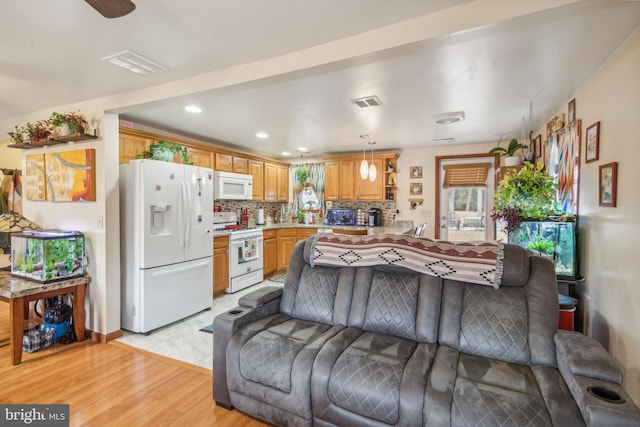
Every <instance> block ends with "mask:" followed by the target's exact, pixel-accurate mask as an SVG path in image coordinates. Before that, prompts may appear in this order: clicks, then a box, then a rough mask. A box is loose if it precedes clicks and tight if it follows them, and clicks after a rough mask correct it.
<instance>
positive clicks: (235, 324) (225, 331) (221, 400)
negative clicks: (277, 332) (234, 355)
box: [213, 296, 280, 409]
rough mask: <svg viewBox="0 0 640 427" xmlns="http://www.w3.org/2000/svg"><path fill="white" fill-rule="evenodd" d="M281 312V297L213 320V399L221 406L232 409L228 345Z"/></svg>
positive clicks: (235, 309)
mask: <svg viewBox="0 0 640 427" xmlns="http://www.w3.org/2000/svg"><path fill="white" fill-rule="evenodd" d="M279 311H280V296H277V297H275V298H272V299H271V300H269V301H266V302H263V303H262V305H260V306H259V307H255V308H252V307H248V306H239V307H236V308H234V309H231V310H227V311H225V312H224V313H221V314H219V315H217V316H216V317H215V319H214V320H213V376H214V379H213V398H214V400H215V401H216V403H217V404H218V405H219V406H222V407H223V408H227V409H231V408H232V407H233V406H232V405H231V399H230V397H229V389H228V387H227V345H228V344H229V340H231V338H232V337H233V336H234V335H235V334H236V332H238V331H239V330H240V329H242V328H244V327H245V326H247V325H248V324H250V323H253V322H255V321H257V320H260V319H263V318H265V317H267V316H271V315H273V314H276V313H278V312H279Z"/></svg>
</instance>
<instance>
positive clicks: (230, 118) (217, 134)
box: [0, 0, 640, 158]
mask: <svg viewBox="0 0 640 427" xmlns="http://www.w3.org/2000/svg"><path fill="white" fill-rule="evenodd" d="M134 2H135V3H136V6H137V8H136V10H135V11H134V12H133V13H131V14H130V15H128V16H126V17H123V18H118V19H113V20H107V19H105V18H103V17H101V16H100V15H99V14H98V13H97V12H95V11H94V10H93V9H92V8H91V7H90V6H89V5H88V4H86V3H85V2H83V1H81V0H56V1H55V2H54V1H44V2H43V1H42V0H21V1H11V2H9V1H4V2H2V3H1V4H0V16H2V18H0V19H1V20H2V22H1V25H0V48H1V49H0V51H1V52H2V53H3V55H2V56H1V57H0V91H1V93H2V96H1V97H0V119H2V118H8V117H13V116H16V115H19V114H23V113H26V112H30V111H36V110H41V109H47V108H54V107H56V106H60V105H65V104H70V103H74V102H79V101H82V100H87V99H93V98H98V97H103V96H107V95H112V94H118V93H123V92H127V91H133V90H136V89H141V88H149V87H153V86H157V85H160V84H162V83H166V82H171V81H176V80H179V79H185V78H189V77H192V76H196V75H201V74H203V73H207V72H210V71H212V70H220V69H223V68H226V67H230V66H233V65H238V64H248V63H252V62H256V61H260V60H263V59H267V58H272V57H276V56H280V55H285V54H288V53H291V52H295V51H299V50H303V49H308V48H310V47H313V46H317V45H321V44H323V43H328V42H332V41H339V40H340V39H345V38H347V37H349V36H354V35H358V34H361V33H365V32H368V31H372V30H376V29H379V28H381V27H384V26H389V25H392V24H394V25H398V24H403V23H404V22H407V23H410V22H411V20H412V18H415V17H420V16H423V15H429V14H434V13H438V12H440V11H443V10H445V9H449V8H455V7H458V8H459V9H451V10H455V11H457V10H460V11H461V13H459V14H457V15H456V14H454V16H459V18H452V22H450V23H447V24H449V27H450V28H467V27H465V21H467V20H468V19H469V17H467V16H465V15H464V13H462V12H464V9H463V8H464V7H465V6H468V5H469V4H472V3H478V2H479V3H482V2H483V0H476V1H469V0H458V1H447V0H395V1H388V0H348V1H345V0H323V1H299V0H269V1H259V0H236V1H233V2H229V1H222V0H212V1H201V0H182V1H175V0H134ZM562 2H563V1H561V0H560V1H553V0H552V1H549V0H547V3H549V4H553V3H562ZM496 3H500V1H496V0H494V1H492V2H490V4H491V5H494V6H495V4H496ZM503 3H504V5H505V6H504V7H505V8H506V7H514V6H513V5H514V4H515V5H517V4H518V3H519V4H521V5H522V4H525V3H534V2H533V1H532V0H518V2H515V1H514V0H505V1H504V2H503ZM538 3H540V1H539V0H538ZM564 3H568V4H566V5H564V6H560V7H555V8H550V9H547V10H543V11H541V12H537V13H533V14H526V13H525V14H521V15H520V16H516V17H514V18H511V19H507V20H502V21H498V20H496V21H495V22H492V23H489V24H487V25H483V26H480V27H476V28H468V29H464V30H461V31H451V32H449V33H444V35H438V36H435V37H432V38H428V39H426V40H423V41H421V42H418V43H412V44H410V45H408V46H403V47H399V48H395V49H392V50H383V51H381V52H378V53H377V54H375V55H368V56H361V57H358V58H352V59H350V60H344V61H339V62H336V63H333V64H331V65H330V66H325V67H321V68H315V69H307V70H302V71H297V72H291V73H287V74H286V75H281V76H278V78H272V79H265V80H263V81H257V82H252V83H251V84H245V85H238V86H234V87H230V88H225V89H222V90H213V91H207V92H202V93H199V94H191V95H190V96H188V97H176V98H173V99H167V100H163V101H159V102H157V103H153V104H145V105H144V106H141V107H139V108H131V107H130V106H127V108H126V109H123V110H122V111H126V113H125V114H123V116H122V117H123V118H126V119H128V120H131V121H135V122H139V123H143V124H147V125H150V126H153V127H156V128H159V129H163V130H167V131H172V132H175V133H180V134H184V135H187V136H192V137H194V138H197V139H200V140H205V141H221V142H223V143H225V144H229V145H230V146H232V147H239V148H242V149H243V150H247V151H253V152H256V153H260V154H265V155H267V156H269V157H276V158H281V156H280V152H281V151H283V150H288V151H295V150H296V149H297V148H298V147H300V146H305V147H308V148H309V149H310V151H311V153H312V155H313V156H322V155H326V154H331V153H338V152H352V151H358V150H361V149H362V146H363V144H362V141H361V140H360V138H359V137H358V136H359V135H360V134H369V135H370V139H371V140H374V141H377V144H376V149H377V150H391V149H394V150H397V149H402V148H409V147H412V148H416V147H425V146H428V145H431V144H432V142H431V141H432V140H433V139H438V138H449V137H451V138H454V139H455V142H456V143H472V142H485V141H497V140H498V139H499V138H501V137H502V138H503V139H510V138H513V137H520V135H521V129H522V120H523V117H524V118H525V127H526V128H527V129H528V128H529V127H531V128H533V129H537V128H539V127H541V126H543V125H544V123H545V122H546V121H547V120H548V119H549V117H550V116H551V115H553V114H554V113H555V112H556V111H558V110H559V109H561V108H563V106H565V105H566V103H567V101H568V100H569V99H571V97H572V96H574V94H575V93H576V91H577V90H578V88H579V87H580V86H582V85H583V84H584V82H586V81H587V80H588V79H589V78H590V76H591V75H593V73H594V72H595V71H596V70H597V69H598V67H599V66H600V65H602V64H603V63H604V62H605V61H606V59H607V58H608V57H609V56H610V55H611V53H613V51H614V50H615V49H616V48H617V47H618V46H619V45H620V43H621V42H622V41H623V40H624V39H625V38H627V37H628V35H629V34H630V33H631V32H632V31H633V30H634V29H636V28H637V27H638V26H639V25H640V3H639V2H635V1H608V0H586V1H577V2H571V1H569V2H567V1H564ZM515 15H517V14H515ZM449 16H451V15H449ZM454 21H459V22H454ZM409 28H410V25H409V24H407V31H409ZM125 49H130V50H133V51H135V52H138V53H140V54H143V55H145V56H146V57H148V58H150V59H152V60H153V61H156V62H158V63H160V64H162V65H164V66H166V67H168V71H165V72H163V73H159V74H157V75H153V76H147V77H143V76H138V75H135V74H133V73H129V72H126V71H124V70H121V69H119V68H117V67H114V66H112V65H110V64H107V63H105V62H103V61H101V60H100V59H101V58H103V57H105V56H108V55H111V54H114V53H117V52H120V51H123V50H125ZM374 50H375V49H374ZM368 95H377V96H378V97H379V98H380V99H381V100H382V102H383V105H382V106H381V107H378V108H375V109H368V110H359V109H357V108H356V107H355V106H354V105H353V104H351V103H350V102H349V100H350V99H352V98H357V97H362V96H368ZM187 100H188V101H189V102H192V103H196V104H198V105H199V106H200V107H202V109H203V112H202V113H201V114H199V115H189V114H188V113H185V112H184V106H185V103H186V102H187ZM530 104H532V106H533V109H532V112H531V110H530ZM447 111H464V112H465V115H466V119H465V121H463V122H461V123H457V124H453V125H447V126H445V125H436V124H435V123H434V116H436V115H438V114H441V113H444V112H447ZM577 116H578V118H580V105H577ZM530 117H531V118H532V120H531V122H530V120H529V119H530ZM259 130H263V131H266V132H268V133H269V135H270V137H269V139H267V140H257V139H256V138H255V133H256V132H257V131H259Z"/></svg>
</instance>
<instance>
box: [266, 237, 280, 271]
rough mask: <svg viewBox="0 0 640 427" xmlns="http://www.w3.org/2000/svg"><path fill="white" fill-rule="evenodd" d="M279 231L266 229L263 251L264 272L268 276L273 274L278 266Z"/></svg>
mask: <svg viewBox="0 0 640 427" xmlns="http://www.w3.org/2000/svg"><path fill="white" fill-rule="evenodd" d="M277 254H278V231H277V230H265V231H264V251H263V260H264V263H263V270H264V271H263V274H264V277H265V278H267V277H269V276H271V275H272V274H273V273H274V272H275V271H276V269H277V267H278V257H277Z"/></svg>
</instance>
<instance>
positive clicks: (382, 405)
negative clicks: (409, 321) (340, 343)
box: [329, 332, 417, 424]
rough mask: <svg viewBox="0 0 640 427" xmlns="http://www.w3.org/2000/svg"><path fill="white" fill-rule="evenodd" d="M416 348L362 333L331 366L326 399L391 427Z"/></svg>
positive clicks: (396, 416)
mask: <svg viewBox="0 0 640 427" xmlns="http://www.w3.org/2000/svg"><path fill="white" fill-rule="evenodd" d="M416 345H417V343H416V342H414V341H409V340H406V339H402V338H399V337H393V336H389V335H381V334H373V333H369V332H365V333H363V334H362V335H361V336H360V337H358V338H357V339H356V340H355V341H354V342H353V343H352V344H351V345H350V346H349V347H348V348H347V349H346V350H345V351H344V352H343V353H342V354H341V355H340V357H338V360H337V361H336V363H335V365H334V366H333V368H332V370H331V375H330V378H329V399H331V401H332V402H333V403H334V404H336V405H338V406H340V407H342V408H344V409H347V410H349V411H351V412H355V413H356V414H360V415H362V416H365V417H369V418H373V419H376V420H379V421H382V422H385V423H389V424H395V423H396V422H397V421H398V417H399V404H400V403H399V398H400V384H401V381H402V376H403V372H404V368H405V366H406V364H407V361H408V360H409V358H410V357H411V355H412V354H413V352H414V350H415V348H416Z"/></svg>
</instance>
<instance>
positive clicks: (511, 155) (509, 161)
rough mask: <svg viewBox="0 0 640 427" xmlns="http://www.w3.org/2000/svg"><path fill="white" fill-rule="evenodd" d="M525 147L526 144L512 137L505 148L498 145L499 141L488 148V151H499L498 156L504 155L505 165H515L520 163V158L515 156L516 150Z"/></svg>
mask: <svg viewBox="0 0 640 427" xmlns="http://www.w3.org/2000/svg"><path fill="white" fill-rule="evenodd" d="M525 148H528V147H527V145H526V144H524V143H521V142H518V140H517V139H515V138H514V139H512V140H511V141H510V142H509V146H508V147H507V148H504V147H500V143H499V142H498V146H497V147H493V148H492V149H491V150H489V153H500V157H504V161H505V166H517V165H518V164H519V163H520V159H519V158H518V156H516V152H517V151H518V150H524V149H525Z"/></svg>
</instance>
